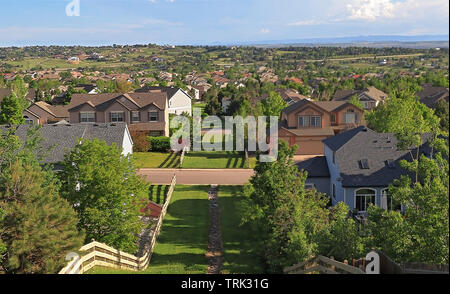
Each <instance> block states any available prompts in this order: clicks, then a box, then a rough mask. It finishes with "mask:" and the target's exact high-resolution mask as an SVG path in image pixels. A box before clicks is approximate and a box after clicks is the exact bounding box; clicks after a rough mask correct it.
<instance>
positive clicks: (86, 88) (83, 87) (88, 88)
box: [74, 84, 99, 94]
mask: <svg viewBox="0 0 450 294" xmlns="http://www.w3.org/2000/svg"><path fill="white" fill-rule="evenodd" d="M74 90H75V91H77V92H81V91H83V92H86V94H98V92H99V90H98V88H97V86H96V85H92V84H79V85H76V86H75V87H74Z"/></svg>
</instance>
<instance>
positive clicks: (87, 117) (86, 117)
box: [80, 112, 95, 123]
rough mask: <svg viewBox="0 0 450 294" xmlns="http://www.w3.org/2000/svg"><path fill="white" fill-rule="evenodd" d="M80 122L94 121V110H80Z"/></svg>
mask: <svg viewBox="0 0 450 294" xmlns="http://www.w3.org/2000/svg"><path fill="white" fill-rule="evenodd" d="M80 122H82V123H95V112H80Z"/></svg>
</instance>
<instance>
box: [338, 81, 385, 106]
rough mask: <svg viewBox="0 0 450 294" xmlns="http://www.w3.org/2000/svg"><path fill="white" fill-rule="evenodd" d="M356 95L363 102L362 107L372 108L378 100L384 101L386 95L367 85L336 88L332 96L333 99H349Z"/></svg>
mask: <svg viewBox="0 0 450 294" xmlns="http://www.w3.org/2000/svg"><path fill="white" fill-rule="evenodd" d="M353 96H356V97H357V98H358V99H359V101H361V103H362V104H363V108H364V109H367V110H370V109H374V108H375V107H376V106H377V105H378V104H379V103H380V102H383V101H385V100H386V99H387V98H388V95H387V94H386V93H384V92H383V91H380V90H378V89H377V88H375V87H369V88H367V89H363V90H337V91H336V93H335V94H334V96H333V99H332V100H333V101H349V100H350V99H351V98H352V97H353Z"/></svg>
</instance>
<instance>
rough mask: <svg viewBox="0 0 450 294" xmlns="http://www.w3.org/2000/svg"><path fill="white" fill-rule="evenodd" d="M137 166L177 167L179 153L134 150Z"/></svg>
mask: <svg viewBox="0 0 450 294" xmlns="http://www.w3.org/2000/svg"><path fill="white" fill-rule="evenodd" d="M133 157H134V161H135V164H136V167H137V168H178V165H179V163H180V155H179V154H178V153H170V152H168V153H161V152H134V153H133Z"/></svg>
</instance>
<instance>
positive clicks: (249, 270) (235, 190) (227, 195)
mask: <svg viewBox="0 0 450 294" xmlns="http://www.w3.org/2000/svg"><path fill="white" fill-rule="evenodd" d="M242 200H243V196H242V187H241V186H220V187H219V205H220V212H221V220H220V221H221V227H222V240H223V247H224V264H223V267H222V273H224V274H263V273H264V269H263V266H262V264H261V261H260V258H259V257H258V252H257V250H258V243H257V242H256V241H257V238H258V235H257V233H256V232H252V231H251V230H250V228H249V226H248V225H242V226H240V222H241V216H240V210H239V209H240V204H241V202H242Z"/></svg>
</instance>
